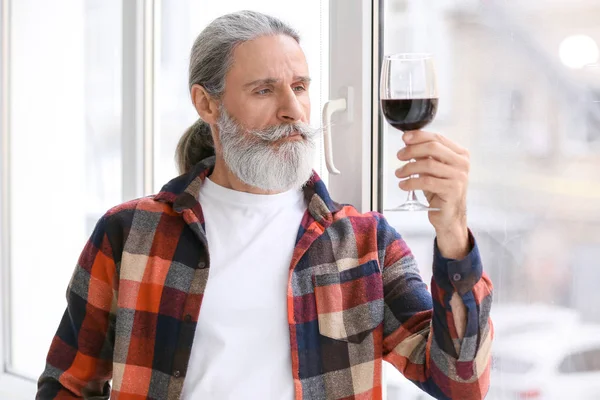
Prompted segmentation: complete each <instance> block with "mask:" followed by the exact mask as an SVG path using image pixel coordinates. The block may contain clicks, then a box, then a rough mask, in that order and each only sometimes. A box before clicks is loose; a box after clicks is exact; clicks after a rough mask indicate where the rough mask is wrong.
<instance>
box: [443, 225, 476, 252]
mask: <svg viewBox="0 0 600 400" xmlns="http://www.w3.org/2000/svg"><path fill="white" fill-rule="evenodd" d="M436 241H437V247H438V250H439V252H440V254H441V255H442V257H444V258H449V259H452V260H462V259H463V258H465V257H466V256H467V255H468V254H469V252H470V251H471V243H470V241H469V229H468V227H467V225H466V224H456V225H454V226H452V227H450V228H447V229H444V230H436Z"/></svg>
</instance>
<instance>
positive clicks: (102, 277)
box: [36, 217, 117, 400]
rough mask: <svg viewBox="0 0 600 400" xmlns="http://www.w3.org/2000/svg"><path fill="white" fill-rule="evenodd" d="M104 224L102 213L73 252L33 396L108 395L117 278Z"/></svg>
mask: <svg viewBox="0 0 600 400" xmlns="http://www.w3.org/2000/svg"><path fill="white" fill-rule="evenodd" d="M106 230H107V218H106V217H103V218H101V219H100V221H99V222H98V224H97V225H96V228H95V229H94V232H93V233H92V235H91V237H90V239H89V240H88V242H87V244H86V245H85V247H84V249H83V251H82V253H81V256H80V257H79V261H78V263H77V266H76V267H75V271H74V272H73V275H72V278H71V281H70V283H69V286H68V289H67V307H66V310H65V312H64V314H63V317H62V320H61V322H60V324H59V326H58V329H57V332H56V335H55V336H54V338H53V340H52V343H51V345H50V350H49V352H48V356H47V359H46V367H45V369H44V372H43V373H42V375H41V376H40V378H39V380H38V392H37V395H36V399H37V400H50V399H82V398H86V399H87V398H94V399H108V398H109V395H110V384H109V380H110V379H111V376H112V354H113V345H114V333H113V332H114V320H115V318H114V310H115V306H116V288H117V286H116V285H117V281H116V278H115V277H116V268H115V262H114V258H113V251H112V246H111V244H110V242H109V240H108V237H107V234H106Z"/></svg>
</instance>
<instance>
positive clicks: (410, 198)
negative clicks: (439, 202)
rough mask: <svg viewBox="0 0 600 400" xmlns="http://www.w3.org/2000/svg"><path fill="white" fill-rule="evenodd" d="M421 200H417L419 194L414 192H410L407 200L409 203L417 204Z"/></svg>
mask: <svg viewBox="0 0 600 400" xmlns="http://www.w3.org/2000/svg"><path fill="white" fill-rule="evenodd" d="M418 201H419V199H417V194H416V193H415V191H414V190H411V191H410V192H408V198H407V199H406V202H407V203H417V202H418Z"/></svg>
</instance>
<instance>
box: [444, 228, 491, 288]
mask: <svg viewBox="0 0 600 400" xmlns="http://www.w3.org/2000/svg"><path fill="white" fill-rule="evenodd" d="M469 243H470V245H471V251H470V252H469V254H467V256H466V257H465V258H463V259H462V260H453V259H450V258H445V257H443V256H442V254H441V253H440V249H439V248H438V245H437V238H436V239H435V241H434V246H433V247H434V250H433V278H434V279H435V282H436V283H437V285H438V286H439V287H441V288H442V289H443V290H444V291H446V292H447V293H450V294H451V293H453V292H457V293H458V294H459V295H460V296H464V295H465V294H467V293H469V292H470V291H472V290H473V287H475V285H476V284H477V282H479V280H480V279H481V276H482V275H483V266H482V264H481V257H480V255H479V248H478V247H477V242H475V238H474V237H473V234H472V233H471V230H469Z"/></svg>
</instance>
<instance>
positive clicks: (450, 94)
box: [379, 0, 600, 399]
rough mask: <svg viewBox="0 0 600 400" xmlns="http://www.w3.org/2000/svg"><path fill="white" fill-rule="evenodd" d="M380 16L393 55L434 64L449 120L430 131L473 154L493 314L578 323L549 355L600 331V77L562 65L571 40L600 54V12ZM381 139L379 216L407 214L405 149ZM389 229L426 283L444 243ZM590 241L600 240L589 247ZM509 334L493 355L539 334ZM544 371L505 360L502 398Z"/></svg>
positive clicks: (578, 8) (406, 229)
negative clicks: (588, 331) (428, 57)
mask: <svg viewBox="0 0 600 400" xmlns="http://www.w3.org/2000/svg"><path fill="white" fill-rule="evenodd" d="M382 9H383V12H382V14H383V15H382V16H381V20H382V21H383V22H384V25H383V53H384V54H388V53H396V52H410V51H418V52H430V53H433V54H434V55H435V57H436V61H437V72H438V81H439V86H440V93H439V96H440V102H439V112H438V115H437V117H436V118H435V120H434V122H433V123H432V124H431V125H430V126H429V127H427V128H426V129H428V130H432V131H436V132H440V133H442V134H444V135H445V136H447V137H449V138H450V139H452V140H454V141H456V142H458V143H460V144H462V145H463V146H465V147H467V148H469V150H470V152H471V166H472V169H471V176H470V188H469V197H468V201H469V203H468V210H469V224H470V227H471V229H472V230H473V231H474V234H475V237H476V239H477V240H478V244H479V246H480V250H481V253H482V258H483V262H484V269H485V270H486V272H487V273H488V274H489V275H490V276H491V278H492V281H493V282H494V286H495V295H494V302H495V305H494V307H493V309H492V314H493V312H494V308H495V309H500V308H501V307H502V306H508V305H514V306H515V309H521V310H522V311H521V314H520V315H523V316H524V315H528V314H531V313H534V312H535V313H536V314H537V313H538V311H535V310H539V308H537V307H539V305H540V304H541V305H552V306H556V307H562V308H566V309H569V310H571V311H572V312H573V314H576V315H577V318H570V319H569V322H564V321H563V320H561V319H556V318H552V316H551V315H548V317H549V318H548V323H546V324H545V325H556V324H557V323H558V324H560V328H557V327H553V328H552V329H551V330H545V329H536V330H535V332H536V333H535V334H536V335H537V337H538V340H539V341H542V342H544V343H547V345H546V346H547V348H548V349H549V351H551V350H550V349H552V347H553V343H555V340H569V339H568V338H567V335H568V334H567V333H566V332H565V333H564V336H565V337H564V339H556V338H557V337H560V335H561V334H560V333H559V334H557V335H553V334H550V333H551V332H552V331H556V332H560V329H562V328H569V329H578V327H579V326H581V324H582V322H581V320H582V319H583V318H579V316H581V317H585V318H586V319H587V321H585V322H586V323H589V324H593V325H595V326H598V325H599V324H600V311H599V310H598V309H594V308H593V306H592V304H597V295H596V294H595V290H590V285H591V282H597V279H598V273H597V272H596V271H595V270H594V268H593V267H592V266H593V265H596V264H597V262H595V261H594V260H595V258H594V257H596V255H597V254H598V252H597V250H595V249H598V248H599V247H600V243H599V239H598V238H597V237H598V235H597V232H598V229H599V228H600V224H599V222H598V221H600V208H599V207H598V206H597V204H598V201H597V199H598V194H599V193H600V191H599V190H600V175H598V173H597V171H598V168H599V164H598V160H599V159H600V157H599V156H600V149H599V148H598V146H597V143H596V142H597V141H596V142H595V141H594V140H593V138H594V137H595V136H594V135H595V133H594V132H598V130H599V128H600V125H599V123H598V118H596V116H597V113H598V103H597V102H595V97H594V95H593V94H594V93H597V92H598V87H599V86H598V82H600V81H599V80H598V78H599V77H600V76H599V74H600V70H599V69H598V64H597V62H598V60H597V59H596V61H595V64H594V63H592V64H586V65H584V66H583V67H582V68H577V69H573V68H570V67H568V66H567V64H569V62H570V61H573V60H565V59H564V55H563V58H561V53H560V52H559V48H560V44H561V42H562V40H563V39H565V38H567V37H569V36H571V35H575V34H578V35H586V36H588V37H589V38H591V43H592V45H591V46H593V43H594V42H595V43H596V44H599V43H600V34H599V32H598V30H597V29H596V28H595V26H596V25H597V24H595V22H593V21H595V20H596V21H597V20H598V18H600V7H599V6H598V4H595V3H593V2H570V1H561V0H559V1H554V2H552V5H549V4H548V3H547V2H539V1H538V2H536V1H532V2H501V1H495V2H494V1H471V2H448V1H435V2H434V1H421V0H387V1H384V2H383V6H382ZM586 43H590V41H589V40H587V39H586ZM571 50H572V49H571ZM592 50H593V49H592ZM592 53H593V52H589V51H588V52H585V51H584V50H581V49H580V50H577V49H575V50H573V53H569V54H570V56H569V57H574V58H576V59H578V58H580V57H584V58H586V59H587V58H589V57H590V54H592ZM596 53H597V48H596ZM592 62H593V60H592ZM382 129H383V131H382V132H383V145H382V146H381V149H382V159H383V162H382V163H381V169H380V176H381V179H380V184H379V190H380V194H381V196H380V204H379V207H380V208H383V209H385V208H387V207H389V206H395V205H397V204H400V203H401V202H402V201H404V199H405V196H406V193H404V192H402V191H401V190H399V189H398V187H397V181H398V180H397V179H396V177H395V176H394V171H395V169H396V168H398V167H399V166H400V163H399V162H398V161H397V160H396V152H397V151H398V150H399V149H400V148H401V147H403V143H402V142H401V138H400V136H401V135H400V134H399V133H398V132H397V131H395V130H393V129H391V128H390V127H389V126H388V125H387V124H386V123H383V124H382ZM592 203H593V204H594V205H592ZM385 215H386V217H387V218H388V219H389V220H390V221H391V222H392V224H393V225H394V226H395V227H396V228H397V230H398V231H399V232H400V233H401V234H402V235H403V236H404V237H405V239H406V240H407V242H408V244H409V245H410V246H411V247H412V248H413V252H414V253H415V256H416V258H417V260H418V261H419V263H420V266H421V270H422V273H423V275H424V278H425V279H429V276H430V273H431V272H430V266H431V242H432V239H433V235H434V233H433V232H432V230H431V229H430V228H429V226H428V222H427V217H426V215H424V214H417V213H412V214H411V213H398V212H396V213H385ZM594 232H596V233H594ZM591 237H596V239H595V240H592V241H593V245H592V244H591V243H590V238H591ZM529 309H531V311H530V312H528V310H529ZM492 317H493V315H492ZM537 320H538V318H536V319H535V321H537ZM559 321H562V323H561V322H559ZM502 322H503V321H501V320H498V324H496V326H495V328H496V337H495V341H496V343H497V345H498V344H500V343H502V344H504V345H507V346H510V344H511V343H515V342H514V340H516V338H519V337H520V336H522V335H531V334H532V333H531V332H532V331H531V330H530V329H525V327H526V325H521V327H520V328H519V329H518V330H517V331H515V330H514V329H513V328H514V325H507V326H503V325H502ZM504 322H510V320H509V319H506V321H504ZM525 322H526V321H523V323H525ZM536 324H537V322H536ZM540 326H542V325H540ZM573 340H577V339H575V338H574V339H573ZM515 350H516V349H515ZM496 356H498V355H496ZM597 359H598V353H597V352H589V353H588V352H586V353H581V354H574V355H572V356H570V357H569V358H568V359H566V360H565V361H564V363H563V364H562V365H563V366H562V367H561V368H562V369H561V370H564V372H575V371H578V372H581V371H589V370H592V369H593V368H597V365H598V364H597ZM535 361H536V360H533V359H527V358H526V357H524V358H522V359H521V358H519V360H518V361H517V360H512V359H506V358H504V357H502V356H500V357H499V358H498V359H497V360H496V364H497V367H498V368H500V369H499V371H498V373H499V375H498V374H497V375H496V379H495V380H492V389H494V387H495V386H498V389H499V390H500V386H502V385H511V384H515V385H516V384H517V381H518V380H519V377H518V373H516V372H526V371H527V370H528V369H529V368H530V367H531V365H533V364H532V363H534V362H535ZM391 374H392V372H390V374H389V375H391ZM394 378H396V377H394ZM541 379H542V380H544V379H551V378H550V377H543V378H541ZM390 382H391V380H390ZM513 382H514V383H513ZM390 384H391V383H390ZM585 384H586V383H585V382H584V381H583V380H582V381H581V385H585ZM585 387H586V388H588V386H585ZM589 388H591V386H590V387H589ZM589 388H588V389H587V392H591V389H589ZM492 391H493V390H492ZM584 392H586V391H584ZM587 392H586V393H587ZM390 393H392V390H390ZM388 398H390V399H392V398H394V399H395V398H398V399H399V398H402V397H401V396H398V397H388Z"/></svg>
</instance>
